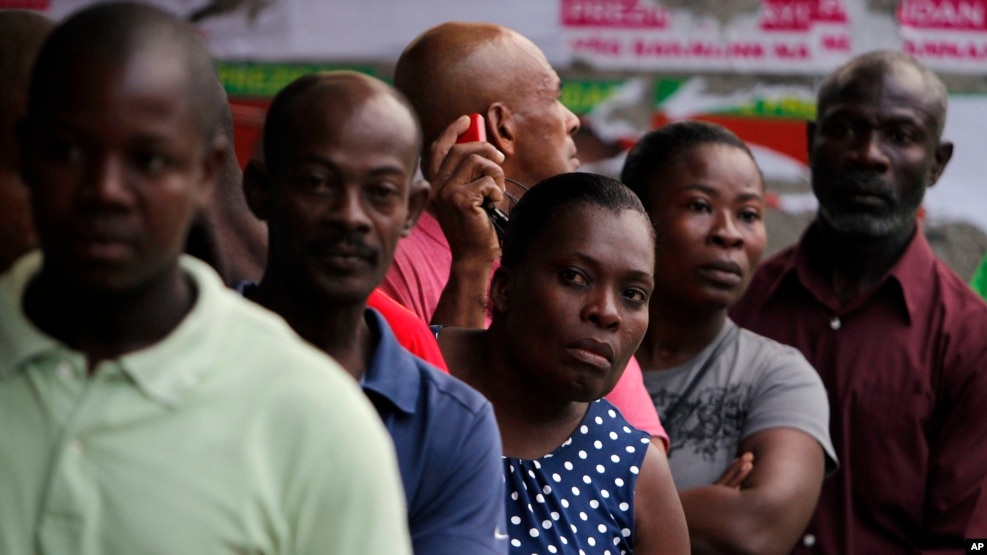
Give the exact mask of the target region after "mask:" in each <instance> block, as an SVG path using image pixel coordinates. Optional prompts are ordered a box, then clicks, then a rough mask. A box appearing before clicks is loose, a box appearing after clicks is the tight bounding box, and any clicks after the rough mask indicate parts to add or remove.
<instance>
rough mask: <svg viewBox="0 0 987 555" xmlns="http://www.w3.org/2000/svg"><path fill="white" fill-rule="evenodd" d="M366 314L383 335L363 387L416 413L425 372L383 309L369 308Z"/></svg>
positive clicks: (362, 381) (364, 376)
mask: <svg viewBox="0 0 987 555" xmlns="http://www.w3.org/2000/svg"><path fill="white" fill-rule="evenodd" d="M364 318H366V320H367V324H369V325H370V328H371V330H372V331H374V332H376V333H377V335H378V337H379V338H380V339H379V340H378V341H377V348H376V349H374V354H373V356H372V357H371V358H370V364H368V365H367V371H366V372H365V373H364V374H363V379H362V380H361V386H362V387H363V390H364V391H365V392H368V393H373V394H374V396H377V397H380V398H383V399H386V400H387V401H388V402H390V403H391V404H392V405H394V406H395V407H396V408H397V409H399V410H401V411H403V412H405V413H407V414H413V413H414V412H415V406H416V405H417V404H418V394H419V391H420V389H421V374H420V373H419V371H418V367H417V366H416V365H415V361H414V359H413V358H412V356H413V355H412V354H411V353H409V352H408V351H407V350H406V349H405V348H404V347H402V346H401V344H400V343H398V340H397V338H396V337H395V336H394V332H392V331H391V328H390V326H388V325H387V322H386V321H385V320H384V317H383V316H381V315H380V313H379V312H377V311H376V310H374V309H372V308H368V309H367V311H366V313H365V316H364Z"/></svg>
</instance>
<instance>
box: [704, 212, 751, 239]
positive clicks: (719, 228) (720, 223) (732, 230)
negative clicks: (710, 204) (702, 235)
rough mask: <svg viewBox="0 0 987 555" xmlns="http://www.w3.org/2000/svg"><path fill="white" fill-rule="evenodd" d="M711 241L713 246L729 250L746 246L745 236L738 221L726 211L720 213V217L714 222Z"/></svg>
mask: <svg viewBox="0 0 987 555" xmlns="http://www.w3.org/2000/svg"><path fill="white" fill-rule="evenodd" d="M710 239H711V240H712V241H713V244H716V245H720V246H723V247H727V248H735V247H739V246H741V245H743V244H744V235H743V234H742V233H741V232H740V228H739V227H738V226H737V221H736V220H735V219H734V217H733V216H732V215H731V214H730V213H728V212H727V211H725V210H721V211H719V212H718V216H717V217H716V220H715V221H714V222H713V229H711V230H710Z"/></svg>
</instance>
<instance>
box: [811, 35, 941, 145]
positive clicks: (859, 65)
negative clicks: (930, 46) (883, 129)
mask: <svg viewBox="0 0 987 555" xmlns="http://www.w3.org/2000/svg"><path fill="white" fill-rule="evenodd" d="M896 67H906V68H911V69H913V70H915V71H917V72H918V74H919V76H920V77H921V78H922V82H923V85H924V87H923V88H924V90H925V92H926V94H927V95H928V97H927V99H928V101H929V103H930V105H931V107H932V109H933V110H934V112H933V114H932V115H933V117H934V118H935V121H934V130H935V134H936V139H937V140H938V139H939V138H940V137H941V136H942V131H943V129H944V128H945V126H946V106H947V103H948V101H949V96H948V95H949V93H948V91H947V89H946V85H945V83H943V82H942V80H941V79H940V78H939V76H938V75H936V73H935V72H934V71H932V70H931V69H929V68H928V67H926V66H925V65H923V64H922V63H920V62H919V61H918V60H916V59H915V58H913V57H911V56H909V55H908V54H905V53H904V52H899V51H896V50H875V51H873V52H867V53H864V54H861V55H859V56H856V57H854V58H852V59H851V60H850V61H848V62H847V63H845V64H843V65H842V66H840V67H838V68H836V69H835V70H833V71H832V72H831V73H829V74H828V75H827V76H826V77H825V78H823V80H822V83H820V84H819V91H818V93H817V94H816V113H817V114H821V113H823V111H824V109H825V108H826V105H827V104H828V103H829V102H831V101H832V100H833V96H834V95H835V94H836V93H837V92H838V91H839V89H840V88H841V87H842V86H844V85H845V84H846V82H847V81H848V80H849V79H851V78H853V76H855V75H857V74H860V73H863V74H865V75H875V76H876V75H880V74H884V73H888V72H890V71H891V70H893V69H895V68H896Z"/></svg>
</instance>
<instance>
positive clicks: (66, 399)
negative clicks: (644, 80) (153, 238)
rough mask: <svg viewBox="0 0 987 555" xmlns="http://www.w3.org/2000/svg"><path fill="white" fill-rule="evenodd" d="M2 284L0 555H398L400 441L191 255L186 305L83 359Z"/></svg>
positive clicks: (18, 275)
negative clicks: (108, 352) (118, 350)
mask: <svg viewBox="0 0 987 555" xmlns="http://www.w3.org/2000/svg"><path fill="white" fill-rule="evenodd" d="M40 266H41V257H40V254H38V253H34V254H31V255H28V256H27V257H25V258H22V259H21V261H20V262H19V263H18V264H17V265H16V266H15V267H14V268H13V269H12V270H11V271H10V272H9V273H7V274H6V275H4V276H3V277H2V278H0V553H2V554H4V555H21V554H24V555H28V554H35V553H45V554H63V553H64V554H72V555H90V554H92V555H96V554H118V553H119V554H127V555H132V554H145V553H147V554H152V553H153V554H157V553H160V554H168V555H179V554H180V555H186V554H187V555H192V554H195V555H206V554H224V553H231V554H232V553H238V554H239V553H250V554H269V553H270V554H274V553H298V554H306V555H307V554H319V553H331V554H337V553H338V554H346V555H354V554H373V555H380V554H389V555H390V554H408V553H410V541H409V539H408V532H407V524H406V518H405V514H404V494H403V492H402V490H401V485H400V478H399V477H398V472H397V465H396V462H395V457H394V450H393V447H392V445H391V443H390V441H389V439H388V436H387V432H386V431H385V430H384V428H383V426H382V425H381V423H380V421H379V419H378V417H377V415H376V412H375V411H374V409H373V407H372V406H371V405H370V404H369V402H368V401H367V399H366V398H365V396H364V395H363V393H362V392H361V391H360V389H359V387H358V386H357V384H356V382H355V381H354V380H352V379H350V378H349V376H347V375H346V374H344V372H343V371H342V369H341V368H340V367H339V366H338V365H336V364H335V363H334V362H333V361H332V360H331V359H329V358H328V357H327V356H325V355H324V354H322V353H321V352H319V351H317V350H315V349H314V348H312V347H310V346H308V345H307V344H305V342H304V341H302V340H301V339H299V338H298V337H297V336H296V335H295V334H294V333H293V332H292V331H291V329H290V328H289V327H288V326H287V325H286V324H285V323H284V322H283V321H282V320H281V319H280V318H278V317H276V316H274V315H273V314H271V313H269V312H267V311H265V310H263V309H261V308H259V307H258V306H256V305H254V304H253V303H250V302H248V301H245V300H243V299H241V298H239V296H238V295H236V294H235V293H234V292H232V291H228V290H227V289H226V288H225V287H223V284H222V283H221V282H220V280H219V277H218V276H217V275H216V274H215V273H214V272H213V271H212V270H211V268H209V267H208V266H206V265H205V264H203V263H201V262H199V261H197V260H194V259H191V258H188V257H186V258H183V259H182V266H183V268H184V270H185V272H186V273H187V275H188V276H190V278H191V279H192V280H193V283H195V285H196V289H197V292H198V296H197V299H196V304H195V306H194V307H193V309H192V311H191V312H190V313H189V314H188V315H187V316H186V317H185V319H184V320H183V321H182V322H181V323H180V324H179V325H178V327H176V328H175V329H174V330H173V331H172V332H171V333H170V334H169V335H168V336H167V337H166V338H164V339H163V340H162V341H160V342H158V343H157V344H155V345H153V346H151V347H148V348H145V349H142V350H139V351H135V352H133V353H130V354H127V355H125V356H123V357H120V358H119V359H116V360H111V361H106V362H103V363H101V364H100V365H99V366H98V367H97V368H96V371H95V373H94V375H93V376H91V377H89V376H87V375H86V371H85V369H86V361H85V359H84V356H83V355H82V354H80V353H79V352H75V351H72V350H71V349H69V348H67V347H66V346H65V345H63V344H61V343H59V342H58V341H57V340H55V339H54V338H52V337H50V336H47V335H45V334H44V333H42V332H41V331H40V330H39V329H38V328H37V327H35V326H34V325H33V324H32V323H31V322H30V321H29V320H28V319H27V318H26V317H25V315H24V313H23V311H22V310H21V299H22V296H23V293H24V290H25V286H26V285H27V283H28V282H29V281H30V280H31V279H32V277H33V276H35V275H36V274H37V272H38V271H39V269H40Z"/></svg>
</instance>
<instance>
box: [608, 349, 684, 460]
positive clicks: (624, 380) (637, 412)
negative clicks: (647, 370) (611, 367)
mask: <svg viewBox="0 0 987 555" xmlns="http://www.w3.org/2000/svg"><path fill="white" fill-rule="evenodd" d="M606 400H607V401H610V404H612V405H613V406H615V407H617V409H618V410H620V413H621V414H622V415H623V416H624V419H625V420H627V422H628V423H629V424H630V425H631V426H634V427H635V428H637V429H639V430H641V431H644V432H648V433H649V434H651V437H653V438H659V439H661V441H662V443H664V444H665V450H666V451H668V444H669V442H668V434H667V433H665V428H664V427H663V426H662V425H661V420H660V419H659V418H658V411H657V410H655V404H654V402H652V400H651V396H650V395H648V390H647V389H646V388H645V387H644V376H643V375H642V374H641V365H640V364H638V362H637V359H636V358H635V357H631V360H630V362H628V363H627V368H626V369H625V370H624V373H623V374H622V375H621V376H620V380H618V381H617V385H616V386H614V388H613V390H612V391H611V392H610V393H609V394H607V396H606Z"/></svg>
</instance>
